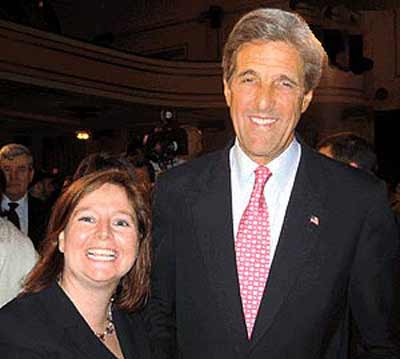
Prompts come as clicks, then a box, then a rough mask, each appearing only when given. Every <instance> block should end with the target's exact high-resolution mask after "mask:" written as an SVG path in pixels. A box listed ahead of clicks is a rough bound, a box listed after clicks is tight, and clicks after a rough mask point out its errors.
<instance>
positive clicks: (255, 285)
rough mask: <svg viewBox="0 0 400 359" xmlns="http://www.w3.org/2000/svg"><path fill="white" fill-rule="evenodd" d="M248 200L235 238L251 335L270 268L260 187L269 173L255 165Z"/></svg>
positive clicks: (242, 296)
mask: <svg viewBox="0 0 400 359" xmlns="http://www.w3.org/2000/svg"><path fill="white" fill-rule="evenodd" d="M255 173H256V179H255V182H254V188H253V192H252V193H251V197H250V201H249V203H248V205H247V207H246V210H245V211H244V212H243V215H242V218H241V220H240V223H239V230H238V234H237V236H236V241H235V250H236V266H237V272H238V276H239V287H240V296H241V298H242V306H243V313H244V317H245V321H246V327H247V335H248V338H249V339H250V338H251V333H252V331H253V327H254V323H255V321H256V317H257V313H258V308H259V306H260V302H261V298H262V295H263V293H264V288H265V283H266V281H267V277H268V273H269V267H270V231H269V220H268V209H267V205H266V203H265V198H264V186H265V183H266V182H267V179H268V178H269V177H270V175H271V172H270V170H269V169H268V168H267V167H264V166H259V167H258V168H257V169H256V170H255Z"/></svg>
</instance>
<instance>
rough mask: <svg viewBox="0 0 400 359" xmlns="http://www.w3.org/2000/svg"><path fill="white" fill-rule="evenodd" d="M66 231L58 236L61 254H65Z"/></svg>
mask: <svg viewBox="0 0 400 359" xmlns="http://www.w3.org/2000/svg"><path fill="white" fill-rule="evenodd" d="M64 236H65V234H64V231H62V232H60V234H59V235H58V250H59V251H60V252H61V253H64Z"/></svg>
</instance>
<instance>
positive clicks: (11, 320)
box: [0, 292, 44, 333]
mask: <svg viewBox="0 0 400 359" xmlns="http://www.w3.org/2000/svg"><path fill="white" fill-rule="evenodd" d="M42 296H43V293H41V292H39V293H27V294H23V295H21V296H19V297H17V298H15V299H13V300H12V301H10V302H9V303H7V304H6V305H5V306H4V307H2V308H1V309H0V322H2V323H8V324H9V325H7V326H5V328H4V327H3V326H0V333H1V331H2V330H5V331H7V330H8V329H9V328H10V326H11V327H13V326H19V325H20V324H21V323H23V324H24V327H25V328H26V327H27V326H29V325H30V323H31V322H36V323H37V320H38V319H39V318H40V317H41V316H43V314H44V305H43V302H42V300H41V297H42ZM2 327H3V328H2Z"/></svg>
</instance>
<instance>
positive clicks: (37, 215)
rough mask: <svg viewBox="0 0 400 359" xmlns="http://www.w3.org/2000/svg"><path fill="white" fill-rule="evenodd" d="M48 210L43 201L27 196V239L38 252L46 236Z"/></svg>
mask: <svg viewBox="0 0 400 359" xmlns="http://www.w3.org/2000/svg"><path fill="white" fill-rule="evenodd" d="M48 216H49V209H48V208H47V206H46V205H45V203H44V202H43V201H41V200H40V199H37V198H35V197H33V196H31V195H28V237H29V238H30V239H31V241H32V243H33V245H34V246H35V249H36V250H38V249H39V246H40V243H41V241H43V240H44V238H45V235H46V226H47V221H48Z"/></svg>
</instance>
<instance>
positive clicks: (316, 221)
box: [310, 216, 319, 226]
mask: <svg viewBox="0 0 400 359" xmlns="http://www.w3.org/2000/svg"><path fill="white" fill-rule="evenodd" d="M310 223H312V224H313V225H315V226H319V218H318V217H317V216H311V217H310Z"/></svg>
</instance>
